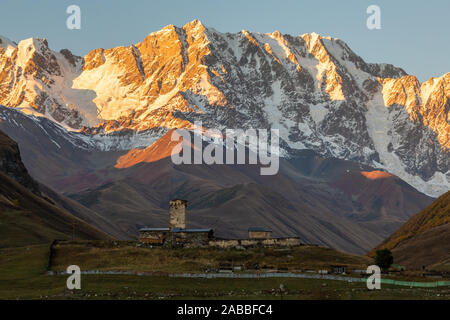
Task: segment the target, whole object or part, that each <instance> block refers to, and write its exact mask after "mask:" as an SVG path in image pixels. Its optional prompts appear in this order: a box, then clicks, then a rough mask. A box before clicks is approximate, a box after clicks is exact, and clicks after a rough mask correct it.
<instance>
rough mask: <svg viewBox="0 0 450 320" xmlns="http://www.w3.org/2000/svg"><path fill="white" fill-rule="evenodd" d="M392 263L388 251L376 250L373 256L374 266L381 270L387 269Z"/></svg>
mask: <svg viewBox="0 0 450 320" xmlns="http://www.w3.org/2000/svg"><path fill="white" fill-rule="evenodd" d="M392 263H394V257H393V256H392V252H391V250H389V249H382V250H377V252H376V256H375V264H376V265H377V266H379V267H380V268H381V269H383V270H387V269H389V267H390V266H391V265H392Z"/></svg>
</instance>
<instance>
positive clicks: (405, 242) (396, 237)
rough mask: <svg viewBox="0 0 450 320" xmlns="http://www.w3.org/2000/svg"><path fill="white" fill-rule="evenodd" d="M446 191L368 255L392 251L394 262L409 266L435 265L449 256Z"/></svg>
mask: <svg viewBox="0 0 450 320" xmlns="http://www.w3.org/2000/svg"><path fill="white" fill-rule="evenodd" d="M449 223H450V191H449V192H447V193H445V194H443V195H442V196H440V197H439V198H438V199H437V200H436V201H434V202H433V203H432V204H431V205H429V206H428V207H427V208H426V209H424V210H422V211H421V212H419V213H417V214H416V215H414V216H413V217H411V218H410V219H409V220H408V221H407V222H406V223H405V224H404V225H403V226H402V227H401V228H400V229H398V230H397V231H396V232H394V233H393V234H392V235H391V236H390V237H389V238H387V239H386V240H385V241H383V242H382V243H381V244H380V245H379V246H377V247H376V248H374V249H372V250H371V251H370V252H369V253H368V255H369V256H373V255H374V254H375V251H376V250H378V249H383V248H388V249H390V250H392V252H393V255H394V261H395V262H396V263H404V264H406V265H410V266H413V265H414V266H419V265H429V264H436V263H439V262H440V261H444V260H445V259H448V258H449V256H450V224H449Z"/></svg>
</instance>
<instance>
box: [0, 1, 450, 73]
mask: <svg viewBox="0 0 450 320" xmlns="http://www.w3.org/2000/svg"><path fill="white" fill-rule="evenodd" d="M71 4H77V5H79V6H80V8H81V30H69V29H67V28H66V19H67V17H68V14H66V8H67V6H69V5H71ZM371 4H376V5H379V6H380V7H381V24H382V29H381V30H368V29H367V28H366V19H367V16H368V15H367V14H366V9H367V7H368V6H369V5H371ZM449 14H450V1H448V0H428V1H420V0H395V1H393V0H342V1H338V0H321V1H314V0H309V1H304V0H278V1H268V0H267V1H266V0H240V1H237V0H190V1H189V0H184V1H182V0H176V1H175V0H145V1H144V0H128V1H123V0H122V1H116V0H70V1H67V0H41V1H35V0H27V1H25V0H1V1H0V34H1V35H3V36H6V37H8V38H10V39H11V40H14V41H19V40H22V39H25V38H28V37H31V36H35V37H36V36H37V37H45V38H47V39H48V42H49V45H50V47H51V48H52V49H54V50H60V49H61V48H68V49H70V50H71V51H73V52H74V53H75V54H78V55H84V54H86V53H88V52H89V51H90V50H92V49H95V48H98V47H102V48H110V47H114V46H118V45H129V44H132V43H136V42H139V41H141V40H142V39H143V38H144V37H145V36H146V35H147V34H148V33H150V32H153V31H157V30H159V29H161V28H162V27H164V26H166V25H168V24H174V25H177V26H182V25H184V24H185V23H186V22H188V21H191V20H193V19H199V20H201V21H202V22H203V23H204V24H205V25H206V26H209V27H214V28H215V29H216V30H218V31H221V32H238V31H240V30H242V29H246V30H249V31H253V32H272V31H275V30H278V31H280V32H281V33H283V34H284V33H289V34H292V35H299V34H303V33H307V32H317V33H320V34H322V35H329V36H333V37H337V38H341V39H342V40H344V41H345V42H347V44H348V45H349V46H350V47H351V48H352V49H353V50H354V51H355V52H356V53H357V54H358V55H360V56H361V57H362V58H363V59H364V60H365V61H367V62H388V63H392V64H394V65H397V66H400V67H402V68H404V69H405V70H406V72H408V73H410V74H414V75H417V76H418V77H419V79H420V80H421V81H424V80H426V79H428V78H429V77H432V76H440V75H442V74H444V73H447V72H450V35H449V32H450V22H449V20H448V16H449Z"/></svg>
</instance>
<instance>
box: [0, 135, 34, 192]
mask: <svg viewBox="0 0 450 320" xmlns="http://www.w3.org/2000/svg"><path fill="white" fill-rule="evenodd" d="M0 172H3V173H5V174H6V175H8V176H9V177H11V178H13V179H14V180H16V181H17V182H19V183H20V184H21V185H23V186H24V187H26V188H27V189H28V190H30V191H32V192H33V193H35V194H39V193H40V192H39V186H38V184H37V182H36V181H35V180H33V178H31V176H30V175H29V174H28V171H27V169H26V168H25V166H24V165H23V163H22V159H21V157H20V152H19V147H18V146H17V143H15V142H14V141H13V140H11V139H10V138H9V137H8V136H7V135H6V134H4V133H3V132H2V131H0Z"/></svg>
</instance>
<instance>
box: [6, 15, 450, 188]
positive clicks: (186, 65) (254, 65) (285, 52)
mask: <svg viewBox="0 0 450 320" xmlns="http://www.w3.org/2000/svg"><path fill="white" fill-rule="evenodd" d="M5 47H6V48H5ZM30 48H31V49H30ZM0 67H2V72H1V73H0V80H1V82H2V83H6V84H7V85H6V86H3V87H1V90H0V103H2V104H4V105H6V106H8V107H15V108H19V109H20V110H22V111H24V112H27V113H31V114H35V115H39V116H45V117H48V118H49V119H51V120H52V121H55V122H57V123H60V124H62V125H63V126H65V127H66V128H69V129H70V130H75V131H82V132H85V133H86V134H88V136H89V137H90V138H89V139H90V140H102V139H103V137H105V136H106V137H107V139H108V138H109V137H110V136H111V135H113V136H115V137H118V139H117V140H125V141H127V143H125V144H124V143H119V146H120V147H119V148H123V150H125V149H128V150H129V149H133V148H136V147H147V146H149V145H150V144H151V143H153V142H154V141H155V140H157V139H158V138H160V137H161V136H162V135H163V134H164V133H166V132H167V131H168V130H170V129H174V128H186V129H190V128H193V123H194V122H195V121H199V120H201V121H202V123H203V126H204V127H205V128H215V129H219V130H220V129H224V128H243V129H248V128H262V129H268V128H277V129H279V130H280V133H281V138H282V139H283V141H284V142H285V145H286V148H285V150H284V151H285V152H284V153H283V154H284V156H286V157H289V154H290V153H291V151H290V149H292V150H301V149H312V150H314V151H316V152H318V153H320V154H321V155H323V156H325V157H336V158H341V159H347V160H352V161H358V162H360V163H364V164H367V165H371V166H374V167H378V168H381V169H384V170H387V171H389V172H391V173H393V174H395V175H397V176H399V177H401V178H402V179H404V180H405V181H407V182H408V183H409V184H411V185H413V186H414V187H416V188H418V189H419V190H421V191H422V192H425V193H427V194H428V195H432V196H438V195H440V194H442V193H444V192H445V191H447V190H448V189H449V188H450V182H449V181H450V178H449V167H450V164H449V157H448V153H449V150H448V149H449V143H450V140H449V135H450V130H449V124H448V111H449V109H450V102H449V101H450V100H449V96H450V84H449V83H450V73H447V74H444V75H443V76H441V77H438V78H431V79H429V80H428V81H426V82H424V83H422V84H420V82H419V81H418V80H417V78H416V77H414V76H411V75H407V74H406V72H405V71H404V70H402V69H400V68H396V67H395V66H392V65H389V64H370V63H366V62H365V61H364V60H363V59H362V58H361V57H359V56H358V55H357V54H355V53H354V52H353V51H352V50H351V49H350V48H349V47H348V46H347V45H346V44H345V42H343V41H342V40H340V39H336V38H331V37H323V36H320V35H318V34H303V35H301V36H297V37H294V36H290V35H282V34H281V33H280V32H277V31H275V32H272V33H266V34H261V33H252V32H250V31H245V30H243V31H241V32H239V33H235V34H230V33H221V32H218V31H216V30H214V29H213V28H207V27H205V26H204V25H203V24H202V23H201V22H200V21H198V20H194V21H192V22H190V23H187V24H186V25H185V26H183V27H181V28H180V27H176V26H173V25H170V26H167V27H165V28H163V29H162V30H160V31H157V32H153V33H150V34H149V35H148V36H147V37H145V39H144V40H143V41H142V42H139V43H137V44H134V45H131V46H126V47H116V48H110V49H101V48H99V49H95V50H92V51H91V52H90V53H89V54H87V55H86V56H85V57H76V56H73V55H72V54H71V53H70V52H69V51H62V52H59V53H57V52H53V51H52V50H51V49H49V47H48V43H47V41H46V40H45V39H31V40H30V39H28V40H26V41H21V42H19V44H18V45H17V46H16V47H14V44H12V45H11V44H8V45H7V46H6V45H4V46H3V47H2V48H0ZM24 87H25V90H24V91H23V90H22V88H24ZM105 146H106V147H107V148H117V146H115V145H114V144H108V145H107V144H105Z"/></svg>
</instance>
